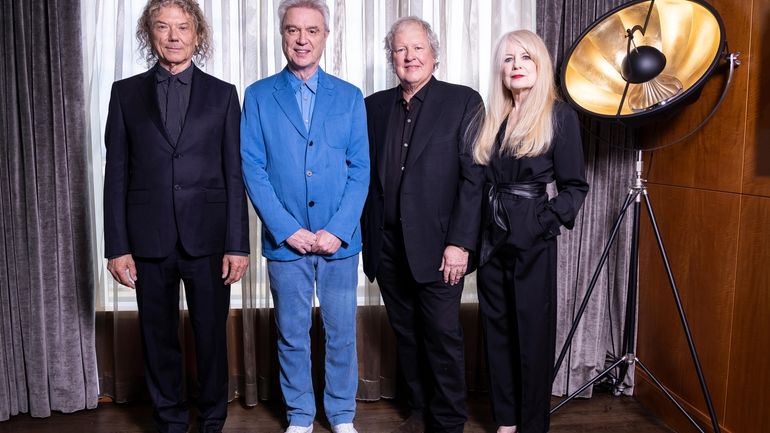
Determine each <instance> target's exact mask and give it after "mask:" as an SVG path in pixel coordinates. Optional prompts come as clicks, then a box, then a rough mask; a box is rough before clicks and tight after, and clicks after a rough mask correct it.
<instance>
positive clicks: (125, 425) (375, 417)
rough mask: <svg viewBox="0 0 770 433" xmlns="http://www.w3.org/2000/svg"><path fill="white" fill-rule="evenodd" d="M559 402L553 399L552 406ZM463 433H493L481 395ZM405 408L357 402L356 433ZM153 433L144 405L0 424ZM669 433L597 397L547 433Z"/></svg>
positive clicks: (385, 426) (24, 429)
mask: <svg viewBox="0 0 770 433" xmlns="http://www.w3.org/2000/svg"><path fill="white" fill-rule="evenodd" d="M556 401H557V400H556V399H554V402H556ZM468 409H469V415H470V419H469V420H468V423H467V424H466V427H465V432H466V433H494V431H495V426H494V425H493V423H492V421H491V418H490V414H489V408H488V407H487V402H486V396H485V395H484V394H472V395H471V396H470V400H469V403H468ZM402 416H403V407H401V406H400V405H398V404H397V403H396V402H393V401H390V400H381V401H378V402H372V403H367V402H359V403H358V409H357V414H356V420H355V422H356V428H357V429H358V431H359V432H361V433H388V432H390V431H391V430H392V429H393V428H395V427H396V426H398V424H399V423H400V422H401V419H402ZM283 428H285V425H284V416H283V408H282V407H281V406H280V405H278V404H269V403H268V404H261V405H258V406H256V407H253V408H247V407H243V406H242V405H240V404H238V402H233V403H231V404H230V406H229V408H228V418H227V424H226V426H225V430H224V431H225V433H246V432H248V433H267V432H270V433H279V432H281V431H283ZM314 431H315V432H317V433H326V432H329V431H330V429H329V425H328V423H327V422H326V420H322V421H316V424H315V429H314ZM11 432H13V433H92V432H94V433H139V432H141V433H153V432H154V429H153V425H152V420H151V409H150V407H149V405H146V404H122V405H117V404H112V403H105V404H100V405H99V407H98V408H97V409H95V410H88V411H80V412H76V413H73V414H60V413H55V414H53V415H52V416H51V417H50V418H44V419H36V418H32V417H30V416H29V415H26V414H21V415H17V416H14V417H12V418H11V419H10V420H8V421H5V422H0V433H11ZM606 432H612V433H672V432H673V430H670V429H669V428H667V427H666V426H664V425H663V424H661V423H660V422H659V421H658V420H657V419H655V418H654V417H653V416H652V415H650V414H649V412H647V410H646V409H644V407H642V406H641V405H640V404H639V403H637V402H636V400H634V399H633V398H631V397H613V396H611V395H609V394H595V395H594V397H593V398H591V399H585V400H573V401H571V402H569V403H568V404H567V405H565V406H564V407H563V408H561V409H560V410H559V411H558V412H556V413H555V414H554V415H553V416H552V418H551V433H606ZM525 433H526V432H525Z"/></svg>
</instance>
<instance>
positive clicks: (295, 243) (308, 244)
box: [286, 228, 342, 255]
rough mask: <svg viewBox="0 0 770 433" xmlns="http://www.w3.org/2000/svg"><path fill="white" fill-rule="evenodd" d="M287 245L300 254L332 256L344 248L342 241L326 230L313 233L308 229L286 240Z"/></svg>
mask: <svg viewBox="0 0 770 433" xmlns="http://www.w3.org/2000/svg"><path fill="white" fill-rule="evenodd" d="M286 243H287V244H289V246H290V247H291V248H293V249H294V250H295V251H297V252H298V253H300V254H303V255H304V254H308V253H313V254H321V255H331V254H334V253H336V252H337V250H338V249H340V246H342V241H341V240H340V239H339V238H338V237H337V236H334V235H333V234H331V233H329V232H327V231H326V230H324V229H321V230H318V231H317V232H315V233H313V232H311V231H309V230H306V229H302V228H301V229H299V230H297V231H296V232H294V234H293V235H291V236H289V237H288V238H287V239H286Z"/></svg>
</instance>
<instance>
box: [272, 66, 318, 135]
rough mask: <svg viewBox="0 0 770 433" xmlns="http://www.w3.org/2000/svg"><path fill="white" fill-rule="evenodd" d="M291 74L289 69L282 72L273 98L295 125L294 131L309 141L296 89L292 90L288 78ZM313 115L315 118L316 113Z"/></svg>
mask: <svg viewBox="0 0 770 433" xmlns="http://www.w3.org/2000/svg"><path fill="white" fill-rule="evenodd" d="M290 73H291V72H289V70H288V69H284V70H283V71H282V72H281V77H280V79H278V80H276V83H275V92H273V97H274V98H275V100H276V102H278V106H279V107H281V110H283V114H284V115H285V116H286V118H287V119H289V121H290V122H291V124H292V125H294V129H296V130H297V132H298V133H299V134H300V135H301V136H302V137H304V138H306V139H307V137H308V134H307V130H306V129H305V125H304V124H303V123H302V113H300V112H299V107H298V106H297V98H296V97H295V96H294V89H292V88H291V85H290V84H289V78H288V77H287V76H286V74H290ZM319 78H320V77H319ZM316 104H318V98H316ZM313 115H314V116H315V112H314V113H313ZM314 122H315V119H314Z"/></svg>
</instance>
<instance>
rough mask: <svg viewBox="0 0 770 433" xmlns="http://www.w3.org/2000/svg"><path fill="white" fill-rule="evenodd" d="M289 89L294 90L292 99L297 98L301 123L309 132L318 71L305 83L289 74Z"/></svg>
mask: <svg viewBox="0 0 770 433" xmlns="http://www.w3.org/2000/svg"><path fill="white" fill-rule="evenodd" d="M289 75H290V77H289V81H290V82H291V87H292V89H294V97H295V98H297V105H298V106H299V111H300V113H302V122H303V123H304V124H305V130H306V131H310V122H311V121H312V120H313V107H314V106H315V94H316V89H317V88H318V70H316V71H315V72H314V73H313V75H312V76H311V77H310V78H308V79H307V80H305V81H302V80H301V79H299V77H297V76H296V75H294V74H289Z"/></svg>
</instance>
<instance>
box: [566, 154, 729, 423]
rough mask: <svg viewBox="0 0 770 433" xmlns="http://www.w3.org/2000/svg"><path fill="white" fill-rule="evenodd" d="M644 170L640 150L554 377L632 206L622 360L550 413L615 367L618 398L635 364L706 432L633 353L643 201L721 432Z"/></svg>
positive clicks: (678, 310)
mask: <svg viewBox="0 0 770 433" xmlns="http://www.w3.org/2000/svg"><path fill="white" fill-rule="evenodd" d="M642 167H643V161H642V151H641V150H637V151H636V164H635V176H634V179H633V183H632V185H631V187H630V188H629V190H628V194H627V195H626V199H625V201H624V202H623V206H622V207H621V209H620V211H619V213H618V216H617V218H616V219H615V223H614V225H613V227H612V231H611V234H610V237H609V239H608V241H607V244H606V245H605V247H604V250H603V251H602V255H601V258H600V259H599V264H598V265H597V267H596V270H595V272H594V274H593V277H592V278H591V283H590V284H589V286H588V291H587V292H586V295H585V297H584V298H583V303H582V305H581V307H580V310H579V312H578V316H577V319H576V320H575V321H574V322H573V324H572V327H571V329H570V332H569V334H568V336H567V340H566V342H565V344H564V348H563V349H562V352H561V353H560V355H559V359H558V361H557V363H556V367H555V369H554V375H555V374H556V371H558V368H559V366H560V365H561V362H562V361H563V359H564V355H565V353H566V350H567V349H568V348H569V345H570V342H571V340H572V337H573V336H574V334H575V330H576V329H577V325H578V323H579V320H580V317H581V316H582V313H583V311H584V310H585V307H586V306H587V304H588V300H589V298H590V296H591V293H592V292H593V289H594V287H595V286H596V282H597V280H598V278H599V273H600V272H601V269H602V267H604V264H605V263H606V261H607V257H608V256H609V252H610V249H611V247H612V244H613V243H614V241H615V239H616V238H617V234H618V231H619V229H620V227H621V224H622V223H623V219H624V218H625V216H626V211H627V210H628V208H629V207H631V206H632V205H633V228H632V234H631V236H632V237H631V252H630V254H631V256H630V259H629V266H628V291H627V293H626V296H627V299H626V315H625V322H624V331H623V353H624V355H623V356H620V357H614V359H613V363H612V364H611V365H610V366H609V367H607V368H605V369H604V370H603V371H602V372H600V373H599V374H598V375H596V376H595V377H594V378H593V379H591V380H589V381H588V382H586V383H585V384H584V385H583V386H581V387H580V388H578V389H577V390H576V391H575V392H573V393H572V394H570V395H569V396H568V397H567V398H565V399H564V400H562V401H561V402H560V403H559V404H558V405H556V406H555V407H554V408H553V409H551V414H553V413H554V412H556V411H557V410H559V409H560V408H561V407H562V406H564V405H565V404H567V403H568V402H569V401H571V400H572V399H574V398H575V397H577V396H578V395H580V393H582V392H583V391H585V390H586V389H588V387H590V386H592V385H594V384H595V383H596V382H598V381H599V380H601V379H603V378H605V377H607V376H608V375H609V374H610V373H611V372H613V371H614V370H615V369H616V368H618V369H619V374H618V375H617V378H615V379H614V380H613V386H614V392H615V393H616V394H618V395H619V394H621V393H622V392H623V389H624V385H623V382H624V380H625V378H626V374H627V373H628V369H629V368H630V367H631V366H632V365H638V366H639V367H640V368H641V369H642V370H643V371H644V372H645V373H646V374H647V375H648V376H649V377H650V379H652V381H653V383H654V384H655V386H656V387H657V388H658V389H659V390H660V391H661V392H662V393H663V394H665V396H666V397H667V398H668V399H669V400H670V401H671V402H672V403H673V404H674V405H675V406H676V407H677V409H679V411H680V412H681V413H682V414H683V415H684V416H685V417H687V419H688V420H689V421H690V423H691V424H692V425H693V426H694V427H695V428H696V429H697V430H698V431H699V432H701V433H705V431H704V430H703V428H701V427H700V425H698V423H697V422H696V421H695V420H694V419H693V417H692V416H691V415H690V414H689V413H688V412H687V411H686V410H685V409H684V407H682V405H681V404H680V403H679V402H678V401H677V400H676V398H675V397H674V396H673V395H672V394H671V392H669V391H668V390H667V389H666V387H664V386H663V384H662V383H661V382H660V381H659V380H658V379H657V378H656V377H655V375H654V374H652V372H651V371H650V370H649V369H648V368H647V367H646V366H645V365H644V363H642V361H641V359H639V357H637V356H636V354H635V353H634V345H635V340H636V305H637V294H638V288H639V280H638V272H637V271H638V266H639V227H640V224H639V221H640V214H641V202H642V200H644V204H645V208H646V209H647V214H648V216H649V218H650V224H651V225H652V229H653V232H654V233H655V239H656V240H657V243H658V250H659V251H660V256H661V259H662V260H663V265H664V266H665V268H666V274H667V275H668V282H669V285H670V286H671V292H672V295H673V297H674V302H675V303H676V308H677V312H678V313H679V320H680V322H681V324H682V329H683V330H684V333H685V338H686V340H687V345H688V347H689V349H690V355H691V357H692V361H693V364H694V366H695V371H696V373H697V375H698V381H699V382H700V387H701V391H702V393H703V397H704V399H705V400H706V406H707V407H708V412H709V417H710V419H711V426H712V428H713V429H714V432H715V433H720V429H719V422H718V421H717V416H716V411H715V410H714V404H713V403H712V401H711V394H710V393H709V390H708V386H707V385H706V378H705V376H704V375H703V369H702V368H701V364H700V360H699V358H698V353H697V351H696V349H695V344H694V343H693V339H692V334H691V333H690V326H689V325H688V322H687V317H686V316H685V312H684V308H683V307H682V300H681V297H680V295H679V289H678V288H677V285H676V281H675V280H674V274H673V273H672V271H671V265H670V263H669V260H668V255H667V254H666V248H665V247H664V245H663V239H662V238H661V236H660V230H659V229H658V223H657V221H656V220H655V213H654V212H653V210H652V204H651V203H650V198H649V195H648V193H647V186H646V181H645V180H644V179H643V178H642ZM554 377H555V376H554Z"/></svg>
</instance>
